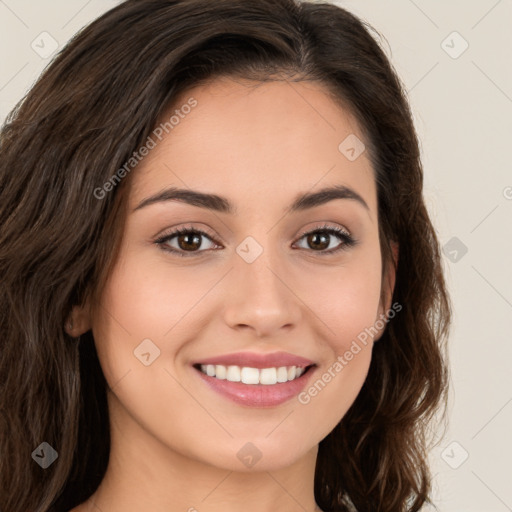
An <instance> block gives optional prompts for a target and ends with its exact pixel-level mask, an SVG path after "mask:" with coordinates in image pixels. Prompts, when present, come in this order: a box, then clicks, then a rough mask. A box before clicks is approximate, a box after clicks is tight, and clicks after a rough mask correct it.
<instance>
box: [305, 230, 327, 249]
mask: <svg viewBox="0 0 512 512" xmlns="http://www.w3.org/2000/svg"><path fill="white" fill-rule="evenodd" d="M317 237H322V238H323V239H324V243H322V242H320V245H321V246H322V247H320V248H321V249H325V248H326V247H328V246H329V242H328V241H327V236H326V235H325V234H322V233H313V234H312V235H310V237H309V241H310V242H311V241H312V240H316V239H317ZM315 244H316V242H315V241H313V243H312V245H313V246H314V245H315ZM317 248H318V247H317Z"/></svg>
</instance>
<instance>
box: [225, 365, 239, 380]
mask: <svg viewBox="0 0 512 512" xmlns="http://www.w3.org/2000/svg"><path fill="white" fill-rule="evenodd" d="M226 379H227V380H229V381H231V382H240V380H241V376H240V366H228V371H227V373H226Z"/></svg>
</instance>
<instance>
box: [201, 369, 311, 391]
mask: <svg viewBox="0 0 512 512" xmlns="http://www.w3.org/2000/svg"><path fill="white" fill-rule="evenodd" d="M199 369H200V370H201V371H202V372H203V373H204V374H205V375H208V376H209V377H215V378H216V379H219V380H228V381H229V382H242V383H244V384H253V385H255V384H261V385H263V386H271V385H273V384H277V383H284V382H290V381H293V380H295V379H298V378H299V377H300V376H301V375H302V374H303V373H304V372H305V371H306V368H301V367H297V366H280V367H271V368H251V367H247V366H244V367H240V366H236V365H231V366H224V365H221V364H217V365H213V364H202V365H199Z"/></svg>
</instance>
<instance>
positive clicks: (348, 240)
mask: <svg viewBox="0 0 512 512" xmlns="http://www.w3.org/2000/svg"><path fill="white" fill-rule="evenodd" d="M314 233H327V234H329V235H335V236H337V237H338V238H339V239H340V240H341V241H343V243H342V244H341V245H339V246H338V247H336V248H335V249H329V250H328V251H314V250H312V249H310V251H311V252H317V253H319V254H320V255H321V256H324V255H332V254H335V253H338V252H339V251H342V250H347V249H349V248H350V247H354V246H355V245H356V244H357V243H358V241H357V240H356V239H355V238H353V237H352V236H351V235H349V234H348V233H347V232H346V231H345V230H344V229H342V228H339V227H335V226H328V225H324V226H322V227H320V228H316V229H313V230H311V231H304V232H302V233H301V235H300V236H299V238H298V240H301V239H302V238H304V237H305V236H306V235H310V234H314ZM186 234H197V235H202V236H205V237H206V238H209V239H210V240H211V241H212V242H214V243H216V241H215V240H214V239H213V236H212V235H211V234H209V233H207V232H206V231H203V230H202V229H198V228H177V229H175V230H174V231H171V232H170V233H167V234H165V235H163V236H162V237H160V238H158V239H157V240H155V243H156V244H157V245H159V246H160V247H161V249H162V250H163V251H167V252H171V253H173V254H176V255H177V256H180V257H185V258H188V257H192V256H194V255H195V254H198V253H202V252H205V250H200V251H188V252H187V251H181V250H177V249H174V248H170V247H169V246H166V245H165V242H168V241H169V240H171V239H172V238H174V237H176V236H179V235H186ZM206 250H208V249H206ZM210 250H211V249H210Z"/></svg>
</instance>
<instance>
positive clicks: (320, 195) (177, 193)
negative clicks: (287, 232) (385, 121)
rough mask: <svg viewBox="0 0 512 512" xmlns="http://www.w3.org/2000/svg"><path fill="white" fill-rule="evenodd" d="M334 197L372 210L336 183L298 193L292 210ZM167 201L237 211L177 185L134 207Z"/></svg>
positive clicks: (224, 200)
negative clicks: (314, 190) (313, 190)
mask: <svg viewBox="0 0 512 512" xmlns="http://www.w3.org/2000/svg"><path fill="white" fill-rule="evenodd" d="M334 199H350V200H353V201H356V202H357V203H359V204H360V205H362V206H364V208H366V210H368V211H369V210H370V208H369V207H368V205H367V204H366V201H365V200H364V199H363V198H362V197H361V196H360V195H359V194H358V193H357V192H356V191H355V190H352V189H351V188H349V187H346V186H345V185H335V186H332V187H327V188H323V189H321V190H319V191H317V192H306V193H302V194H298V195H297V196H296V198H295V199H294V200H293V202H292V204H291V206H290V211H291V212H299V211H304V210H307V209H309V208H314V207H315V206H321V205H323V204H325V203H328V202H329V201H333V200H334ZM166 201H180V202H183V203H187V204H190V205H192V206H198V207H200V208H206V209H208V210H213V211H216V212H220V213H227V214H231V215H234V214H236V213H237V209H236V207H235V206H234V205H233V204H232V203H231V202H230V201H229V199H227V198H226V197H222V196H219V195H217V194H206V193H203V192H198V191H196V190H191V189H180V188H176V187H170V188H166V189H164V190H161V191H160V192H157V193H156V194H154V195H152V196H149V197H147V198H145V199H143V200H142V201H141V202H140V203H139V204H138V205H137V206H136V207H135V208H134V209H133V211H134V212H135V211H137V210H140V209H141V208H145V207H146V206H149V205H152V204H156V203H161V202H166Z"/></svg>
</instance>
